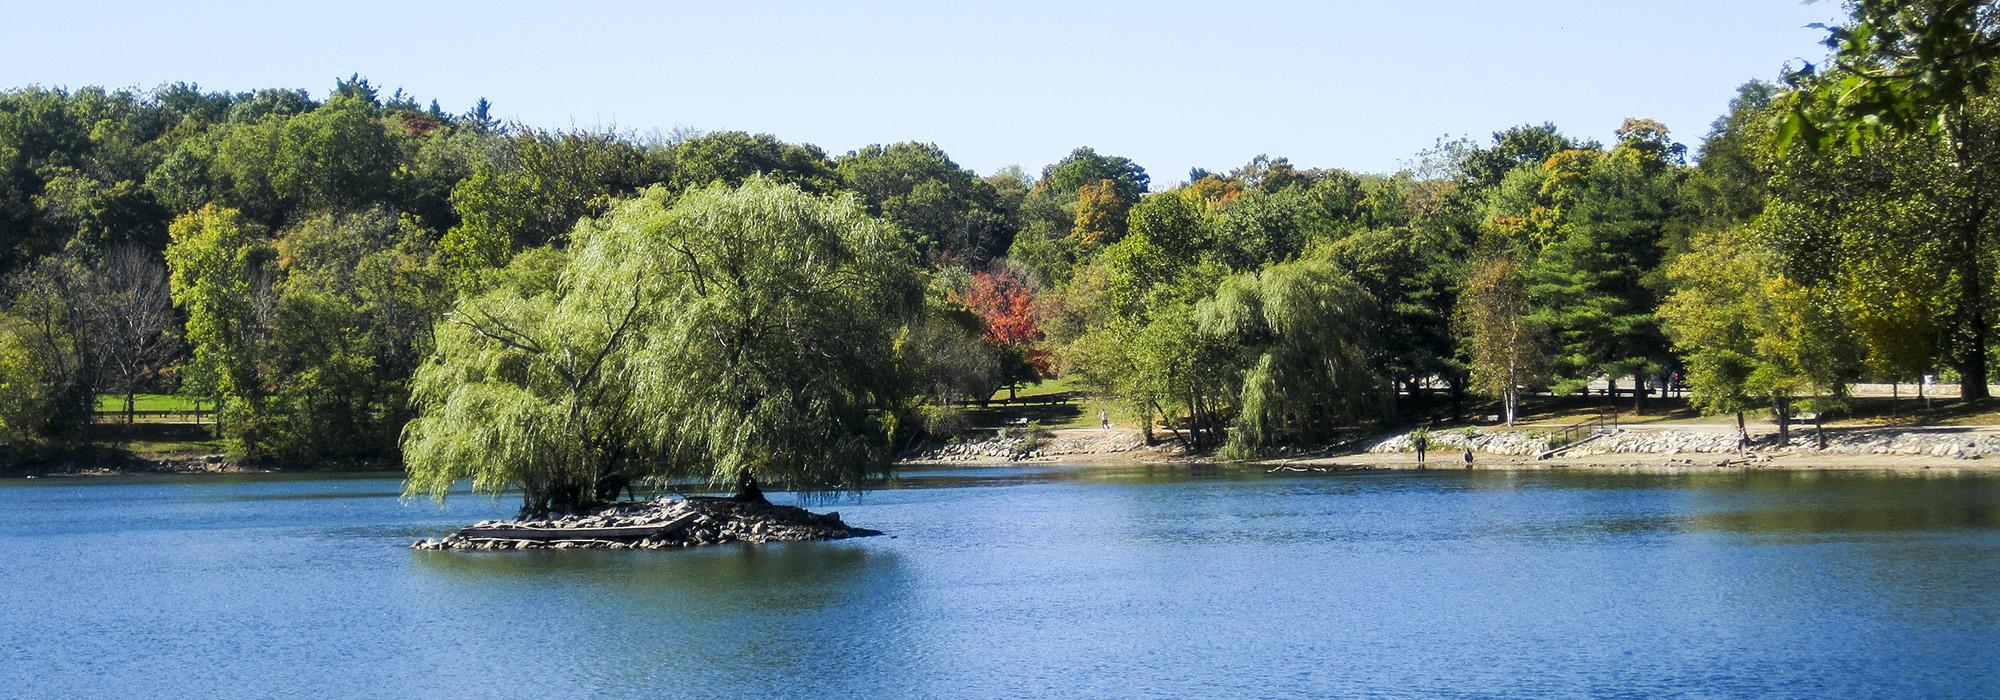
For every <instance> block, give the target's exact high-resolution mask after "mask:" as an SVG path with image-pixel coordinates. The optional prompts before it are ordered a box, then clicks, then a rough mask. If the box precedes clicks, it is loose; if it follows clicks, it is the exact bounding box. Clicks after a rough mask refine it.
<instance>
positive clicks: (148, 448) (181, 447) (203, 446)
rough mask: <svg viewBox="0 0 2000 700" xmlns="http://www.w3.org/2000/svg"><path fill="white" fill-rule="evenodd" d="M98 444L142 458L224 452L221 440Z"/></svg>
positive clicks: (122, 441) (116, 441)
mask: <svg viewBox="0 0 2000 700" xmlns="http://www.w3.org/2000/svg"><path fill="white" fill-rule="evenodd" d="M98 444H101V445H103V446H105V447H109V448H112V449H118V450H124V451H126V452H130V453H132V454H134V455H138V456H141V457H147V456H155V457H157V456H178V455H207V454H215V453H218V452H221V451H222V441H221V440H107V441H104V442H101V443H98Z"/></svg>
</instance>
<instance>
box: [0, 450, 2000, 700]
mask: <svg viewBox="0 0 2000 700" xmlns="http://www.w3.org/2000/svg"><path fill="white" fill-rule="evenodd" d="M879 486H880V487H879V488H877V489H875V490H872V491H870V492H868V493H866V494H863V495H860V496H849V497H842V498H833V499H827V500H824V501H816V502H815V507H817V508H820V509H822V510H829V509H837V510H840V511H841V512H842V515H843V517H844V518H846V519H847V520H848V521H849V522H853V523H856V524H862V525H866V526H869V527H874V528H878V529H882V530H884V531H887V532H889V533H890V536H885V537H875V538H865V539H858V540H848V541H841V542H829V543H798V544H789V545H770V546H761V547H759V546H741V547H716V548H703V549H690V550H676V551H644V552H640V551H533V552H494V553H488V552H436V551H410V550H408V549H406V548H405V545H406V544H407V543H408V542H409V541H410V540H412V539H415V538H418V537H433V536H436V535H438V534H440V533H442V532H445V531H447V530H449V529H451V528H453V527H456V526H458V525H461V524H463V523H465V522H467V521H471V520H478V519H482V518H489V517H499V516H504V515H506V514H508V513H509V512H510V511H511V510H512V508H513V506H514V504H515V503H514V499H512V498H500V499H488V498H484V497H472V496H470V495H462V496H455V497H454V498H453V500H452V501H451V502H450V503H449V505H448V506H447V507H444V508H439V507H437V506H435V505H434V504H432V503H430V502H428V501H409V502H405V501H403V500H401V499H400V498H399V494H400V493H401V489H400V485H399V484H398V483H397V482H396V481H395V480H394V479H393V478H384V477H382V476H374V477H369V478H348V477H321V476H305V477H301V476H297V475H287V476H225V477H193V478H188V477H170V478H157V477H155V478H134V479H103V480H89V481H81V480H36V481H33V482H23V481H13V482H0V561H4V562H6V565H5V566H4V567H0V590H3V591H7V592H8V601H9V604H8V605H6V606H0V630H5V632H6V633H5V634H0V678H9V679H25V680H16V681H15V684H14V687H12V688H10V689H9V692H8V693H7V694H8V695H20V696H27V697H77V696H98V697H101V696H117V695H132V696H142V697H155V696H204V697H207V696H211V695H224V696H231V695H233V696H244V697H265V696H271V695H289V694H312V695H388V696H438V697H536V698H543V697H572V696H635V695H669V696H693V697H741V696H771V695H802V696H815V697H893V696H925V697H933V696H969V697H1018V696H1080V697H1122V696H1242V695H1258V696H1327V695H1391V696H1395V695H1438V694H1447V695H1450V694H1459V695H1496V694H1497V695H1515V696H1544V695H1607V694H1609V695H1639V696H1650V695H1705V696H1706V695H1723V696H1787V695H1792V696H1806V697H1824V696H1907V695H1944V696H1972V697H1981V696H1984V697H1991V696H1995V695H2000V687H1996V682H2000V680H1996V677H1997V676H2000V663H1996V659H1995V656H1994V655H1995V652H1994V649H1996V648H2000V512H1996V511H2000V478H1995V477H1991V476H1985V475H1981V474H1965V473H1942V474H1940V473H1930V474H1921V475H1906V474H1898V475H1887V474H1867V473H1853V472H1759V473H1731V472H1719V471H1704V472H1693V473H1687V474H1658V473H1624V474H1620V473H1606V472H1566V471H1534V472H1497V471H1471V472H1464V471H1456V470H1450V471H1442V472H1426V473H1412V472H1356V473H1333V474H1310V473H1309V474H1297V473H1292V474H1270V473H1266V472H1265V471H1263V470H1261V469H1239V468H1235V467H1231V466H1226V465H1224V466H1217V465H1202V466H1181V465H1163V466H1151V467H1130V468H1118V469H1087V470H1085V469H1073V468H1067V467H1060V466H1049V465H1017V466H1012V467H1003V468H956V467H942V468H923V469H904V470H901V471H899V472H898V473H897V474H895V475H893V476H892V477H891V478H889V479H888V480H886V481H884V482H883V483H882V484H880V485H879Z"/></svg>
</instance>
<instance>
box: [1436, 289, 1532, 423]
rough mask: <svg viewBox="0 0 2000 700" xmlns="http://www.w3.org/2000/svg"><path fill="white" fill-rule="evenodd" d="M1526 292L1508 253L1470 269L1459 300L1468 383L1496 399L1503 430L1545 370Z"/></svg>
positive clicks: (1460, 327) (1511, 420)
mask: <svg viewBox="0 0 2000 700" xmlns="http://www.w3.org/2000/svg"><path fill="white" fill-rule="evenodd" d="M1531 311H1532V309H1531V307H1530V305H1529V300H1528V288H1527V284H1526V280H1524V279H1523V271H1522V269H1521V266H1520V264H1519V263H1517V262H1515V261H1514V260H1513V259H1512V258H1511V257H1510V256H1508V255H1507V254H1506V253H1504V252H1503V253H1501V254H1499V255H1495V256H1493V257H1490V258H1488V259H1486V260H1483V261H1481V262H1479V263H1477V264H1474V265H1473V266H1472V269H1471V271H1470V273H1469V274H1468V275H1467V276H1466V279H1465V289H1464V292H1463V294H1462V295H1461V296H1460V297H1459V301H1458V324H1459V336H1460V337H1461V338H1462V339H1463V343H1464V346H1465V356H1466V358H1467V360H1468V362H1467V364H1468V365H1469V366H1470V369H1471V370H1472V382H1473V385H1474V386H1477V387H1479V388H1480V389H1481V390H1483V391H1484V392H1485V393H1486V394H1487V395H1489V396H1493V397H1494V398H1498V399H1500V406H1501V413H1502V415H1504V416H1505V417H1506V419H1507V425H1510V426H1511V425H1513V424H1514V419H1515V417H1516V416H1517V415H1518V413H1519V411H1520V406H1521V389H1522V388H1523V387H1532V386H1534V385H1536V384H1538V383H1540V382H1542V381H1543V380H1544V379H1545V377H1544V375H1545V373H1546V371H1547V367H1548V357H1547V354H1548V351H1547V334H1546V332H1545V330H1544V329H1543V328H1542V327H1541V326H1540V325H1539V324H1537V323H1535V321H1534V320H1533V319H1532V318H1531V317H1530V313H1531Z"/></svg>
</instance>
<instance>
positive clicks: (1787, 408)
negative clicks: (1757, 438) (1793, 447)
mask: <svg viewBox="0 0 2000 700" xmlns="http://www.w3.org/2000/svg"><path fill="white" fill-rule="evenodd" d="M1773 408H1775V409H1776V410H1777V412H1778V446H1780V447H1783V446H1785V445H1788V444H1791V442H1792V400H1791V399H1788V398H1786V399H1778V401H1777V405H1776V406H1774V407H1773Z"/></svg>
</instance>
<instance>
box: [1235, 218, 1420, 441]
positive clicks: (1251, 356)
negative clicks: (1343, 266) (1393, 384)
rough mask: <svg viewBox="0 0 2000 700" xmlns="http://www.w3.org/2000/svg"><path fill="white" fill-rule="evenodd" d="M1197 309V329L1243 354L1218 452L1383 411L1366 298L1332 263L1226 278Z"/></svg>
mask: <svg viewBox="0 0 2000 700" xmlns="http://www.w3.org/2000/svg"><path fill="white" fill-rule="evenodd" d="M1196 313H1197V314H1198V315H1199V317H1200V321H1201V326H1202V329H1203V331H1204V332H1206V333H1208V334H1210V335H1214V336H1218V337H1224V338H1228V339H1230V340H1231V342H1232V343H1233V344H1235V345H1237V346H1239V347H1243V348H1245V349H1246V355H1245V358H1244V359H1245V363H1244V364H1243V365H1242V366H1243V367H1244V370H1243V382H1242V391H1241V394H1240V397H1239V399H1238V411H1237V416H1236V429H1235V430H1234V431H1232V432H1231V435H1230V438H1229V443H1228V445H1227V446H1226V447H1225V450H1226V451H1228V452H1232V453H1235V454H1239V455H1247V454H1251V453H1254V452H1257V451H1259V450H1261V449H1264V448H1268V447H1272V446H1275V445H1279V444H1283V443H1287V442H1312V441H1316V440H1323V439H1326V438H1328V437H1330V436H1331V435H1332V434H1333V431H1334V430H1335V429H1337V428H1341V427H1347V426H1353V425H1355V424H1357V423H1360V422H1364V421H1368V420H1372V419H1376V418H1379V417H1381V415H1382V413H1383V411H1384V409H1385V408H1386V406H1385V405H1384V399H1385V397H1386V394H1385V393H1384V390H1383V386H1384V385H1383V377H1382V376H1381V373H1380V372H1379V371H1378V369H1377V368H1378V363H1377V361H1376V360H1377V354H1378V347H1379V345H1378V342H1377V338H1378V337H1379V334H1378V333H1377V332H1376V324H1377V322H1378V318H1379V315H1378V310H1377V307H1376V303H1375V300H1374V298H1373V297H1371V296H1370V295H1369V294H1368V292H1367V290H1365V289H1362V288H1361V286H1360V285H1359V284H1356V283H1355V282H1354V280H1353V279H1351V278H1349V277H1348V276H1347V275H1346V274H1345V273H1343V272H1342V271H1341V270H1340V269H1339V268H1337V267H1335V266H1334V264H1333V263H1332V262H1330V261H1326V260H1323V259H1316V258H1308V259H1303V260H1298V261H1294V262H1288V263H1280V264H1277V265H1272V266H1270V267H1267V268H1264V269H1263V270H1262V271H1259V272H1256V273H1251V274H1244V275H1238V276H1236V277H1231V278H1229V279H1228V280H1225V281H1224V282H1223V283H1222V286H1221V287H1220V288H1218V289H1217V290H1216V293H1215V296H1214V297H1213V298H1211V299H1210V300H1208V301H1206V302H1203V303H1202V304H1201V305H1200V307H1199V308H1198V310H1197V312H1196Z"/></svg>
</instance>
